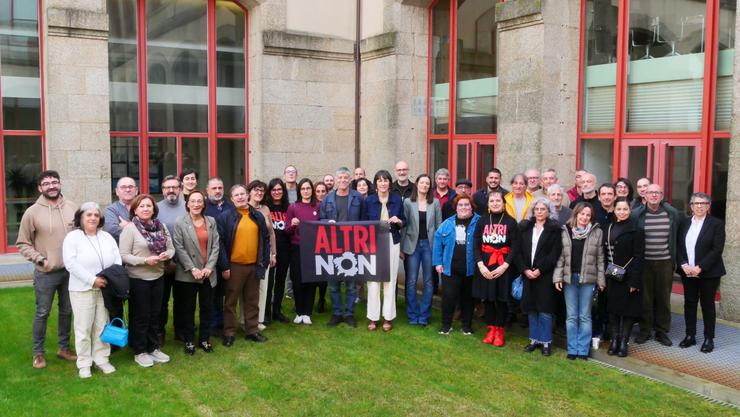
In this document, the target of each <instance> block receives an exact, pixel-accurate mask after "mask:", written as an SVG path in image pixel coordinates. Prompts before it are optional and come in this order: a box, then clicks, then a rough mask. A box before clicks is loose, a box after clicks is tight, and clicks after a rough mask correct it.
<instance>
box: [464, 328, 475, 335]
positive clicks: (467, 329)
mask: <svg viewBox="0 0 740 417" xmlns="http://www.w3.org/2000/svg"><path fill="white" fill-rule="evenodd" d="M462 332H463V334H464V335H465V336H470V335H471V334H473V329H472V328H471V327H463V329H462Z"/></svg>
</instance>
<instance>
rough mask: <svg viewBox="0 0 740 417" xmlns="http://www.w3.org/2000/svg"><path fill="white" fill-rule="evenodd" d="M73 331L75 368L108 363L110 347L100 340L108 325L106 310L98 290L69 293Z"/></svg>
mask: <svg viewBox="0 0 740 417" xmlns="http://www.w3.org/2000/svg"><path fill="white" fill-rule="evenodd" d="M69 301H70V302H71V303H72V313H73V314H74V329H75V350H76V351H77V367H78V368H85V367H90V366H92V364H93V362H95V363H96V364H97V365H100V364H104V363H108V357H109V356H110V345H109V344H108V343H103V342H102V341H101V340H100V334H101V333H103V329H104V328H105V325H106V324H107V323H108V310H106V308H105V303H104V302H103V294H102V293H101V292H100V290H99V289H97V288H93V289H91V290H88V291H70V292H69Z"/></svg>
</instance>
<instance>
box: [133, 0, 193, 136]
mask: <svg viewBox="0 0 740 417" xmlns="http://www.w3.org/2000/svg"><path fill="white" fill-rule="evenodd" d="M146 15H147V17H146V28H147V31H146V33H147V51H146V53H147V77H148V80H147V81H148V82H147V96H148V101H149V130H151V131H155V132H207V131H208V60H207V55H208V49H207V42H208V39H207V28H208V23H207V20H208V19H207V3H206V2H204V1H200V0H170V1H167V2H160V1H149V2H147V7H146Z"/></svg>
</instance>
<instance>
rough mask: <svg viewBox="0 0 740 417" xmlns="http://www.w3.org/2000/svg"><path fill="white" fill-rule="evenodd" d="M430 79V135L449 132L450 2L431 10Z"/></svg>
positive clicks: (439, 3) (441, 3)
mask: <svg viewBox="0 0 740 417" xmlns="http://www.w3.org/2000/svg"><path fill="white" fill-rule="evenodd" d="M431 49H432V56H431V60H432V62H431V66H432V79H431V97H430V98H429V99H430V103H429V105H430V112H431V114H430V115H429V117H430V119H431V127H430V129H431V132H430V133H432V134H446V133H448V132H449V125H448V124H449V113H450V104H449V100H450V2H449V1H445V0H442V1H440V2H438V3H437V4H436V5H435V6H434V8H433V9H432V45H431Z"/></svg>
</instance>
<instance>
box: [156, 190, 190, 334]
mask: <svg viewBox="0 0 740 417" xmlns="http://www.w3.org/2000/svg"><path fill="white" fill-rule="evenodd" d="M181 192H182V184H181V183H180V178H178V177H176V176H175V175H168V176H166V177H164V179H163V180H162V194H163V195H164V198H163V199H162V200H161V201H159V202H158V203H157V207H158V208H159V214H158V215H157V218H158V219H159V221H161V222H162V223H164V225H165V226H166V227H167V230H168V231H169V232H170V235H172V234H173V233H174V231H175V221H176V220H177V218H178V217H180V216H184V215H185V214H186V213H187V211H186V210H185V199H184V198H182V197H181ZM175 262H176V259H175V258H172V260H170V261H169V262H167V263H166V264H165V267H164V291H163V292H162V309H161V310H160V312H159V329H158V331H157V334H158V335H159V340H160V341H159V343H160V345H164V336H165V329H166V328H167V319H168V317H169V303H170V295H171V293H172V285H173V284H174V282H175V270H176V266H175ZM177 319H178V318H177V317H173V320H174V321H175V329H179V328H181V327H180V326H177ZM179 336H180V335H178V334H175V339H176V340H180V339H181V338H180V337H179Z"/></svg>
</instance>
